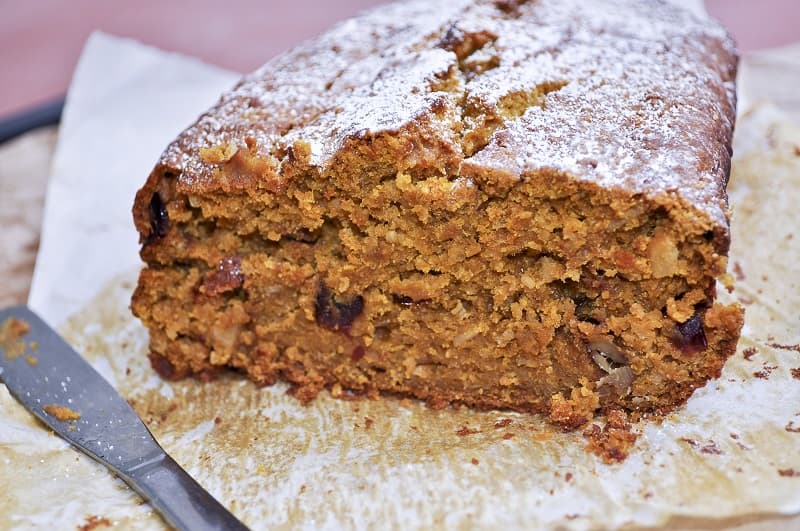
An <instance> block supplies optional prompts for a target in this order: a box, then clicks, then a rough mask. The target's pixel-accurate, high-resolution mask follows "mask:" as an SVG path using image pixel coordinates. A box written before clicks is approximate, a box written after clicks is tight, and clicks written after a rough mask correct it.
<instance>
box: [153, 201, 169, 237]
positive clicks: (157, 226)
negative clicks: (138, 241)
mask: <svg viewBox="0 0 800 531" xmlns="http://www.w3.org/2000/svg"><path fill="white" fill-rule="evenodd" d="M168 222H169V215H168V214H167V206H166V205H165V204H164V202H163V201H162V200H161V196H160V195H159V193H158V192H156V193H154V194H153V197H152V198H150V237H151V238H163V237H164V236H166V235H167V224H168Z"/></svg>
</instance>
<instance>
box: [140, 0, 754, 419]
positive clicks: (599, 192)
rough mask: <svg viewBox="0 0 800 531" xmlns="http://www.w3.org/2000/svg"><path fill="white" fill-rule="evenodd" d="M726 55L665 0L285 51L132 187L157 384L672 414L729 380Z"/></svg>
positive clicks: (562, 6)
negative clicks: (244, 381)
mask: <svg viewBox="0 0 800 531" xmlns="http://www.w3.org/2000/svg"><path fill="white" fill-rule="evenodd" d="M736 65H737V57H736V53H735V50H734V47H733V45H732V42H731V40H730V39H729V37H728V36H727V34H726V33H725V31H724V30H723V29H722V28H720V27H719V26H718V25H717V24H716V23H714V22H711V21H709V20H704V19H702V20H701V19H699V18H696V17H695V16H693V15H692V14H690V13H688V12H686V11H683V10H681V9H679V8H676V7H673V6H671V5H670V4H667V3H665V2H662V1H658V0H596V1H592V2H584V1H580V0H531V1H522V0H516V1H515V0H497V1H488V0H443V1H437V2H430V1H427V0H410V1H404V2H399V3H395V4H391V5H387V6H383V7H379V8H377V9H374V10H372V11H370V12H367V13H365V14H364V15H362V16H359V17H357V18H354V19H351V20H348V21H346V22H343V23H341V24H339V25H338V26H336V27H335V28H334V29H333V30H331V31H330V32H328V33H326V34H324V35H322V36H320V37H318V38H316V39H314V40H312V41H310V42H307V43H305V44H303V45H302V46H300V47H298V48H296V49H294V50H292V51H290V52H288V53H286V54H284V55H282V56H280V57H278V58H276V59H274V60H272V61H271V62H269V63H267V64H266V65H265V66H264V67H262V68H261V69H259V70H258V71H256V72H255V73H253V74H251V75H248V76H246V77H245V78H244V79H243V80H242V81H241V82H240V83H239V84H238V85H237V86H236V87H235V88H234V89H233V90H231V91H230V92H228V93H226V94H224V95H223V96H222V98H221V99H220V101H219V102H218V103H217V104H216V105H215V106H214V107H213V108H212V109H211V110H209V111H208V112H207V113H206V114H204V115H202V116H201V117H200V118H199V119H198V120H197V122H196V123H194V124H193V125H192V126H191V127H189V128H188V129H186V131H184V132H183V133H182V134H181V135H180V136H179V137H178V139H177V140H175V142H173V143H172V144H171V145H169V146H168V147H167V149H166V151H165V152H164V154H163V156H162V157H161V159H160V160H159V162H158V163H157V165H156V167H155V169H154V170H153V171H152V173H151V174H150V176H149V178H148V179H147V182H146V183H145V185H144V186H143V188H142V189H141V190H140V191H139V193H138V194H137V196H136V201H135V205H134V208H133V212H134V218H135V223H136V227H137V229H138V231H139V233H140V236H141V243H142V249H141V256H142V259H143V260H144V261H145V262H146V267H145V268H144V269H143V271H142V272H141V276H140V279H139V284H138V287H137V288H136V291H135V294H134V296H133V305H132V307H133V311H134V313H135V314H136V315H137V316H138V317H139V318H140V319H141V320H142V322H143V323H144V324H145V325H146V326H147V328H148V329H149V331H150V360H151V362H152V365H153V367H154V369H155V370H156V371H157V372H158V373H159V374H161V375H162V376H163V377H165V378H171V379H172V378H182V377H185V376H194V377H197V378H200V379H203V380H204V379H208V378H211V377H213V376H214V375H215V374H217V373H218V372H219V371H220V370H222V369H235V370H238V371H241V372H242V373H244V374H246V375H247V376H248V377H249V378H251V379H252V380H254V381H255V382H256V383H257V384H263V385H268V384H272V383H274V382H276V381H278V380H285V381H288V382H290V383H291V384H292V385H293V392H294V393H295V394H296V396H298V397H299V398H300V399H302V400H309V399H312V398H313V397H314V396H316V394H317V393H318V392H319V391H320V390H322V389H323V388H329V389H330V390H331V392H332V393H333V394H334V396H342V395H362V394H365V395H368V396H377V395H378V394H379V393H381V392H387V393H391V394H398V395H404V396H410V397H416V398H419V399H423V400H426V401H427V402H428V403H429V404H430V405H431V406H433V407H443V406H446V405H448V404H452V403H463V404H467V405H470V406H473V407H476V408H507V409H513V410H519V411H530V412H541V413H545V414H548V415H550V418H551V419H552V420H553V421H554V422H557V423H560V424H562V425H563V426H565V427H566V428H574V427H577V426H580V425H581V424H583V423H584V422H586V421H587V420H588V419H590V418H591V417H592V415H594V414H595V413H597V412H598V411H608V410H610V409H615V408H624V409H625V410H628V411H639V412H666V411H669V410H670V409H672V408H674V407H676V406H677V405H680V404H682V403H683V402H685V401H686V399H687V398H688V397H689V396H690V394H691V393H692V391H693V390H694V389H696V388H697V387H699V386H702V385H704V384H705V383H706V381H708V380H709V379H710V378H714V377H717V376H718V375H719V373H720V370H721V368H722V365H723V364H724V362H725V360H726V359H727V358H728V357H729V356H730V355H731V354H732V353H733V352H734V351H735V349H736V344H737V340H738V337H739V331H740V328H741V326H742V320H743V314H742V310H741V308H739V307H738V306H723V305H721V304H720V303H718V302H715V286H716V281H717V279H719V278H720V277H722V276H723V275H724V273H725V269H726V260H727V251H728V246H729V231H728V227H729V224H728V203H727V195H726V190H725V188H726V183H727V179H728V174H729V170H730V154H731V152H730V146H731V135H732V132H733V125H734V113H735V85H734V83H735V80H734V78H735V74H736Z"/></svg>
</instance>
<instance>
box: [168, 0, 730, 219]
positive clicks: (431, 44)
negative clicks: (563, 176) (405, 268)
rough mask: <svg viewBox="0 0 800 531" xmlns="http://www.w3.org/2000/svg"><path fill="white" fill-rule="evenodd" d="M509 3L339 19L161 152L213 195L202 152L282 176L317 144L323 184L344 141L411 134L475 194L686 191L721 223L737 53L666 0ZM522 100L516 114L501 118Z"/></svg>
mask: <svg viewBox="0 0 800 531" xmlns="http://www.w3.org/2000/svg"><path fill="white" fill-rule="evenodd" d="M506 4H509V3H506ZM510 4H512V7H511V8H508V7H507V6H505V4H503V5H502V6H498V3H497V2H489V1H478V2H475V1H468V0H444V1H441V2H436V3H435V4H431V3H430V2H427V1H422V0H411V1H405V2H399V3H396V4H391V5H389V6H383V7H380V8H378V9H375V10H372V11H370V12H368V13H366V14H364V15H362V16H360V17H357V18H355V19H352V20H349V21H346V22H343V23H341V24H339V25H338V26H336V27H335V28H333V29H332V30H331V31H330V32H328V33H326V34H324V35H322V36H320V37H318V38H317V39H315V40H312V41H310V42H308V43H306V44H304V45H302V46H300V47H299V48H296V49H295V50H293V51H291V52H289V53H287V54H285V55H283V56H280V57H278V58H276V59H274V60H273V61H271V62H270V63H268V64H267V65H265V66H264V67H262V68H261V69H259V70H258V71H256V72H255V73H253V74H251V75H249V76H247V77H245V78H244V79H243V80H242V82H241V83H240V84H239V85H238V86H237V87H236V88H235V89H234V90H233V91H232V92H230V93H228V94H226V95H224V96H223V97H222V99H221V100H220V102H219V103H218V104H217V106H216V107H214V108H213V109H211V110H210V111H209V112H208V113H207V114H205V115H204V116H202V117H201V118H200V119H199V120H198V122H197V123H196V124H194V125H193V126H192V127H190V128H189V129H187V130H186V131H185V132H184V133H183V134H182V135H181V137H180V138H179V139H178V140H177V141H176V142H175V143H173V144H172V145H171V146H170V147H169V148H168V149H167V151H166V152H165V154H164V156H163V158H162V161H161V165H160V167H159V168H160V170H159V171H164V170H168V171H175V172H180V174H181V175H180V181H179V183H180V187H181V188H182V189H183V190H184V191H188V192H191V193H201V194H202V193H206V192H213V191H215V190H216V189H217V188H218V187H219V186H220V185H219V183H216V182H215V181H214V168H215V167H214V165H213V164H209V163H207V162H203V161H202V160H201V158H200V157H199V150H200V149H201V148H204V147H212V146H218V145H227V144H233V145H235V146H239V147H242V146H244V145H245V139H246V138H250V140H251V142H252V140H255V141H256V145H257V149H258V152H259V153H260V154H261V155H262V156H263V157H264V158H265V159H266V160H268V161H269V162H270V163H269V164H268V165H267V167H269V168H273V170H269V171H272V172H273V173H274V175H272V176H271V177H272V178H274V177H277V178H279V179H280V178H281V174H283V173H284V171H285V170H286V169H287V168H288V166H291V164H292V161H290V160H289V161H287V160H286V157H287V148H288V147H289V146H291V145H292V144H293V143H294V142H295V141H298V140H301V141H304V142H306V143H308V145H309V146H310V147H311V159H310V161H303V163H304V164H310V165H311V167H312V168H316V169H317V171H318V172H319V173H320V174H324V173H325V172H326V171H327V170H328V167H329V165H330V164H332V162H333V161H334V160H335V158H336V154H337V153H338V152H340V150H342V148H343V147H344V146H345V145H346V144H347V142H350V141H356V142H357V141H359V140H360V139H365V138H367V137H370V136H373V137H374V136H375V135H378V134H383V133H386V134H397V133H398V132H399V131H401V130H402V129H403V128H405V127H411V126H413V125H414V124H417V126H418V129H420V128H421V129H422V130H423V134H424V135H425V136H429V137H430V138H432V139H433V140H434V141H435V142H433V144H436V145H441V146H451V148H452V151H453V152H454V153H456V155H457V156H459V155H458V154H459V153H460V158H461V164H460V165H455V166H453V165H450V166H448V167H454V168H456V169H458V168H460V172H463V175H467V176H470V177H473V178H474V179H475V182H476V184H477V185H478V186H482V184H483V183H482V182H481V181H482V180H487V179H488V180H491V179H492V178H493V177H492V176H493V174H494V173H495V172H497V171H499V172H502V173H503V174H505V175H509V174H510V175H512V176H514V177H516V178H522V179H525V178H536V172H537V171H538V170H540V169H543V168H548V169H555V170H558V171H561V172H564V173H567V174H569V175H571V176H572V177H573V178H576V179H580V180H585V181H588V182H592V183H596V184H598V185H600V186H602V187H610V188H620V189H625V190H627V191H630V192H631V193H635V194H642V195H644V196H646V197H650V198H654V199H658V198H664V197H667V196H675V195H677V196H679V197H680V198H681V203H682V204H684V205H689V206H690V207H692V208H694V209H696V210H697V211H698V212H700V213H702V217H703V218H704V219H706V220H707V222H710V223H711V224H714V225H719V226H723V227H727V197H726V195H725V183H726V181H727V176H728V172H729V167H730V153H729V148H728V146H729V145H730V138H731V135H732V130H733V114H734V107H735V96H734V94H735V88H734V84H733V78H734V77H735V68H736V57H735V52H734V50H733V45H732V43H731V41H730V39H729V38H728V36H727V35H726V33H725V32H724V30H723V29H722V28H720V27H719V26H718V25H717V24H715V23H714V22H711V21H708V20H705V19H702V20H701V19H699V18H696V17H695V16H694V15H692V14H691V13H689V12H688V11H684V10H682V9H680V8H676V7H674V6H671V5H669V4H667V3H665V2H662V1H659V0H597V1H593V2H589V3H587V2H580V1H578V0H559V1H556V0H538V1H528V2H516V3H514V2H512V3H510ZM464 35H466V36H467V37H469V38H472V37H475V36H478V39H479V40H480V42H478V44H474V43H473V48H474V49H470V50H468V53H467V56H466V57H465V56H464V51H463V49H461V50H458V49H455V48H453V47H452V46H448V45H447V44H448V43H447V42H445V41H447V39H448V38H453V36H464ZM443 43H444V44H443ZM459 53H461V55H460V56H459ZM448 76H450V78H452V80H453V83H451V84H449V85H447V86H444V85H443V84H442V83H441V81H442V80H443V79H448ZM542 87H550V89H549V90H545V91H542V90H540V89H541V88H542ZM520 94H522V95H525V94H528V99H527V100H525V101H524V103H525V105H524V106H523V107H522V108H515V109H514V112H511V111H509V110H508V109H507V108H505V107H503V105H504V99H508V98H510V97H512V96H515V95H520ZM517 107H519V105H518V106H517ZM437 109H438V110H437ZM442 109H443V110H442ZM490 119H491V120H490ZM489 122H491V130H490V131H489V133H493V134H491V136H490V137H489V138H487V139H486V140H485V141H481V142H478V145H477V146H475V149H474V150H473V149H470V150H469V151H467V150H463V149H462V148H463V146H461V145H459V144H460V140H459V138H458V137H459V135H460V134H464V132H465V131H467V132H468V131H470V130H471V128H473V127H474V126H475V124H478V125H485V124H486V123H489ZM420 124H422V125H421V126H420ZM447 156H448V157H449V156H452V153H448V154H447ZM264 171H266V170H264ZM451 177H452V178H455V177H457V176H456V175H452V176H451Z"/></svg>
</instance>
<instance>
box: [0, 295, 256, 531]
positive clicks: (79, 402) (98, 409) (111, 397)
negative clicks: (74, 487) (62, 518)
mask: <svg viewBox="0 0 800 531" xmlns="http://www.w3.org/2000/svg"><path fill="white" fill-rule="evenodd" d="M10 319H11V320H10ZM14 319H16V320H17V321H16V322H17V323H24V325H26V326H24V327H23V328H28V330H19V331H18V332H17V333H18V334H19V335H20V337H18V338H17V337H14V334H13V331H11V330H10V327H9V326H8V325H9V324H11V323H13V322H14V321H13V320H14ZM3 323H6V326H5V327H4V328H5V329H6V331H5V335H6V336H9V337H5V338H3V337H0V381H2V382H3V383H5V385H6V386H7V387H8V390H9V392H10V393H11V395H12V396H13V397H14V398H16V399H17V400H18V401H19V402H20V403H21V404H22V405H23V406H25V408H26V409H27V410H28V411H30V412H31V413H33V414H34V415H35V416H36V417H37V418H39V420H41V421H42V422H44V423H45V424H46V425H47V426H49V427H50V428H51V429H52V430H53V431H54V432H56V433H57V434H59V435H60V436H61V437H63V438H64V439H66V440H67V441H69V442H70V443H72V444H73V445H74V446H76V447H77V448H78V449H80V450H81V451H83V452H84V453H85V454H87V455H89V456H90V457H92V458H94V459H95V460H97V461H99V462H100V463H102V464H103V465H105V466H107V467H108V468H109V469H111V471H113V472H114V473H115V474H117V476H119V477H120V478H121V479H122V480H123V481H125V483H127V484H128V485H130V486H131V487H132V488H133V489H134V490H136V491H137V492H138V493H139V494H141V495H142V497H144V498H145V499H146V500H147V501H149V502H150V503H151V505H152V506H153V507H154V508H155V509H156V510H157V511H158V512H159V514H161V516H162V517H163V518H164V520H165V521H166V522H167V523H168V524H170V525H171V526H172V527H175V528H177V529H191V530H206V529H209V530H210V529H247V528H246V527H245V526H244V525H243V524H242V523H241V522H240V521H239V520H237V519H236V517H235V516H233V515H232V514H231V513H230V512H228V510H227V509H225V507H223V506H222V505H221V504H220V503H219V502H218V501H216V500H215V499H214V498H213V497H212V496H211V495H210V494H209V493H208V492H206V491H205V490H204V489H203V488H202V487H201V486H200V485H199V484H198V483H197V482H196V481H195V480H194V479H192V478H191V476H189V475H188V474H187V473H186V472H185V471H184V470H183V469H182V468H181V467H180V466H179V465H178V464H177V463H176V462H175V461H174V460H173V459H172V458H171V457H169V456H168V455H167V453H166V452H165V451H164V450H163V449H162V448H161V446H159V444H158V443H157V442H156V440H155V438H153V435H152V434H151V433H150V430H148V429H147V427H146V426H145V425H144V423H143V422H142V420H141V419H140V418H139V416H138V415H137V414H136V412H134V411H133V409H132V408H131V407H130V405H129V404H128V402H127V401H126V400H125V399H123V398H122V397H121V396H120V395H119V394H118V393H117V391H116V390H115V389H114V388H113V387H112V386H111V385H110V384H109V383H108V382H107V381H106V380H105V379H104V378H103V377H102V376H101V375H100V374H99V373H98V372H97V371H95V370H94V369H93V368H92V366H91V365H89V364H88V363H87V362H86V361H84V359H83V358H82V357H81V356H80V355H78V353H77V352H75V351H74V350H73V349H72V347H70V346H69V345H68V344H67V343H66V342H65V341H64V340H63V339H62V338H61V337H60V336H59V335H58V334H57V333H56V332H55V331H54V330H53V329H52V328H50V327H49V326H48V325H47V324H46V323H45V322H44V321H42V320H41V319H40V318H39V317H38V316H37V315H36V314H34V313H33V312H32V311H31V310H29V309H28V308H26V307H24V306H18V307H13V308H8V309H5V310H0V328H3V326H2V325H3ZM23 332H24V334H23ZM31 342H35V343H37V344H38V345H37V347H36V348H35V349H32V348H31Z"/></svg>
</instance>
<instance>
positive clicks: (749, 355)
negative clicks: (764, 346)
mask: <svg viewBox="0 0 800 531" xmlns="http://www.w3.org/2000/svg"><path fill="white" fill-rule="evenodd" d="M756 354H758V349H757V348H756V347H747V348H746V349H744V350H743V351H742V356H743V357H744V359H746V360H747V361H750V360H751V359H753V356H755V355H756Z"/></svg>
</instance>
